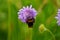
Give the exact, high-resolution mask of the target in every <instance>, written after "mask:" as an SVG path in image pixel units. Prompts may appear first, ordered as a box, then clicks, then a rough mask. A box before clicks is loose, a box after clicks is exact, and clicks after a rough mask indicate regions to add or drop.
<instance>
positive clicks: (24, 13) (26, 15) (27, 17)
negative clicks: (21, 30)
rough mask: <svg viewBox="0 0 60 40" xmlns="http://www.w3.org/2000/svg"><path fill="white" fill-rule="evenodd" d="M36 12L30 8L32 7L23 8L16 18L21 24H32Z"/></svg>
mask: <svg viewBox="0 0 60 40" xmlns="http://www.w3.org/2000/svg"><path fill="white" fill-rule="evenodd" d="M36 13H37V12H36V10H35V9H34V8H32V5H30V6H27V7H23V8H22V9H20V10H19V12H18V18H19V19H21V21H22V22H25V23H28V24H29V25H31V24H33V23H32V21H33V22H34V19H35V16H36Z"/></svg>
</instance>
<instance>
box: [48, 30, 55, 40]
mask: <svg viewBox="0 0 60 40" xmlns="http://www.w3.org/2000/svg"><path fill="white" fill-rule="evenodd" d="M47 31H48V32H49V33H50V34H51V35H52V37H53V39H54V40H55V35H54V34H53V33H52V32H51V31H50V30H49V29H47Z"/></svg>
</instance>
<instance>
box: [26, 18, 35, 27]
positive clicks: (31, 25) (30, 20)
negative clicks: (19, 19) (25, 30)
mask: <svg viewBox="0 0 60 40" xmlns="http://www.w3.org/2000/svg"><path fill="white" fill-rule="evenodd" d="M34 22H35V19H34V18H31V19H27V21H26V23H27V24H28V27H29V28H32V27H33V23H34Z"/></svg>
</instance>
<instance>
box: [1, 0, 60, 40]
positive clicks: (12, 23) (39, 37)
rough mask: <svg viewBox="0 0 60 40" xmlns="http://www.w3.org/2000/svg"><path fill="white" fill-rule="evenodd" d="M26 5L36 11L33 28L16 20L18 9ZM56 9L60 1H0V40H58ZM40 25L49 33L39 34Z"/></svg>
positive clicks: (59, 32) (59, 6)
mask: <svg viewBox="0 0 60 40" xmlns="http://www.w3.org/2000/svg"><path fill="white" fill-rule="evenodd" d="M27 5H28V6H29V5H32V6H33V8H35V9H36V10H37V16H36V20H35V23H34V25H33V28H28V26H27V24H26V23H22V22H21V21H20V20H19V19H18V15H17V13H18V11H19V9H21V8H22V7H23V6H27ZM58 8H60V0H0V40H60V27H59V26H58V25H57V23H56V22H57V20H56V19H55V16H56V15H57V10H58ZM41 24H43V25H44V27H45V28H47V29H48V30H49V31H44V30H43V32H42V33H41V32H40V31H41V29H39V26H40V25H41ZM39 30H40V31H39Z"/></svg>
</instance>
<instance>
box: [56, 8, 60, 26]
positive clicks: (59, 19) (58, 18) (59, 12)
mask: <svg viewBox="0 0 60 40" xmlns="http://www.w3.org/2000/svg"><path fill="white" fill-rule="evenodd" d="M57 13H58V14H57V16H56V19H57V23H58V25H60V9H58V12H57Z"/></svg>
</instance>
